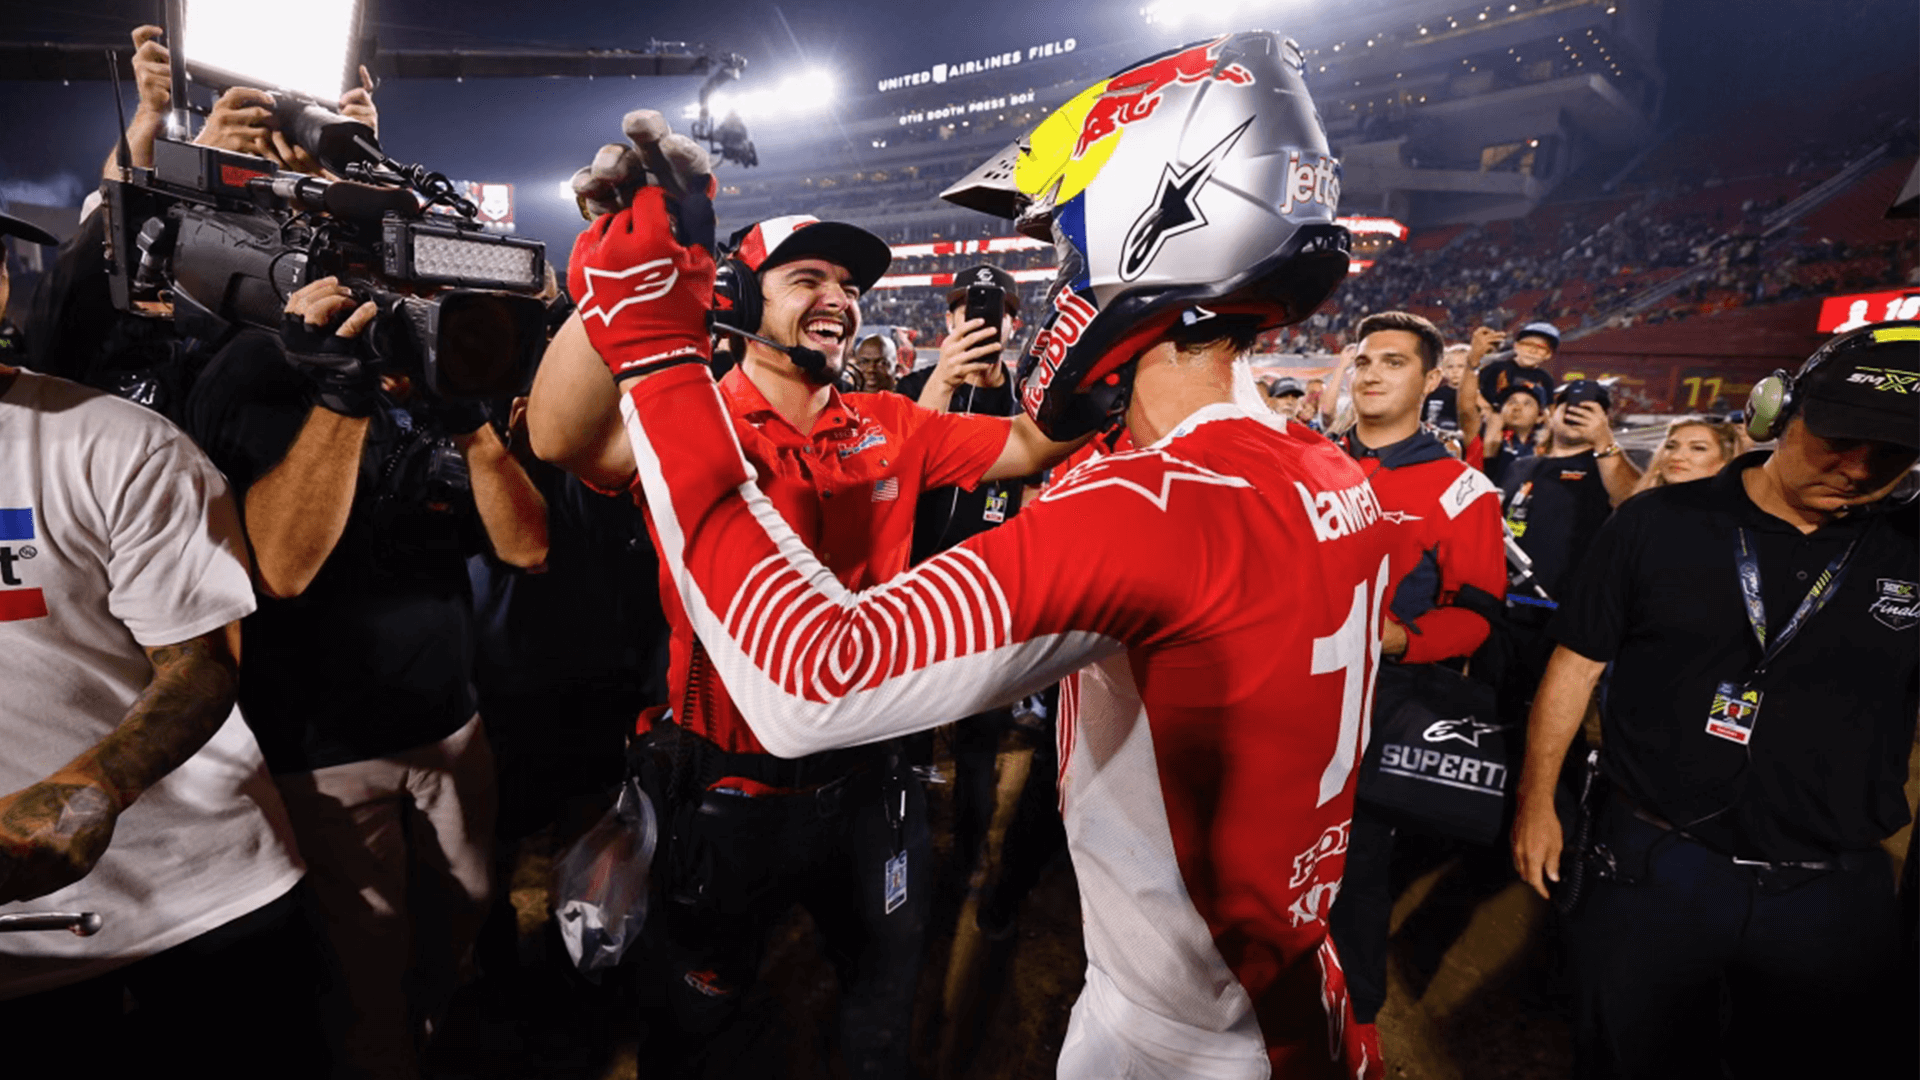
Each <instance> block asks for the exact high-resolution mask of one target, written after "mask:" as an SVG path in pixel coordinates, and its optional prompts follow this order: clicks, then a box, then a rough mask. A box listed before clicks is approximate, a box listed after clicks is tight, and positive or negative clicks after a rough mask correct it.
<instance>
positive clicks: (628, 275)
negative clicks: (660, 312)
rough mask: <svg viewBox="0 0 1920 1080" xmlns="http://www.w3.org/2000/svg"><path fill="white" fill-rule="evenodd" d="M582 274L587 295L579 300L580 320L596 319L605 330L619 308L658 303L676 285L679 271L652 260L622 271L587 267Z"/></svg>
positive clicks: (670, 263) (667, 263) (663, 261)
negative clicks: (650, 302) (585, 283)
mask: <svg viewBox="0 0 1920 1080" xmlns="http://www.w3.org/2000/svg"><path fill="white" fill-rule="evenodd" d="M586 274H587V295H585V296H583V297H581V298H580V318H581V319H582V320H586V319H596V318H597V319H599V320H600V322H601V324H602V325H607V326H610V325H612V324H613V317H614V316H615V315H617V314H619V313H620V309H621V308H624V307H626V306H627V305H629V304H644V303H647V302H648V301H650V300H658V299H660V298H661V297H663V296H665V295H667V294H668V293H670V292H672V291H673V287H674V286H675V285H677V284H679V282H680V270H679V268H678V267H676V266H674V265H673V260H672V259H670V258H668V259H653V260H651V261H648V262H643V263H641V264H639V265H638V266H629V267H627V268H626V269H625V270H600V269H596V268H595V267H591V266H589V267H587V268H586Z"/></svg>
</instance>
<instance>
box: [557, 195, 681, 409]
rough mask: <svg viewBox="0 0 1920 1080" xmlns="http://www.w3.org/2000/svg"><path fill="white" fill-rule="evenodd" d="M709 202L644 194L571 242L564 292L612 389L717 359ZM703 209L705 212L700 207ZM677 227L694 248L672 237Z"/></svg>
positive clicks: (588, 227) (599, 220)
mask: <svg viewBox="0 0 1920 1080" xmlns="http://www.w3.org/2000/svg"><path fill="white" fill-rule="evenodd" d="M710 200H711V196H710V195H708V194H706V193H692V194H690V195H689V196H688V197H687V199H686V200H684V201H685V202H686V203H688V204H689V205H687V206H685V207H681V206H677V205H675V204H674V203H673V202H670V201H669V200H668V198H667V195H666V193H665V192H664V191H662V190H661V189H660V188H657V187H645V188H642V189H640V190H639V191H638V192H636V193H635V194H634V197H633V205H632V206H630V207H628V208H627V209H624V210H620V211H618V212H616V213H612V214H607V215H604V216H602V217H600V218H598V219H597V220H595V221H594V223H593V224H591V225H589V226H587V228H586V231H584V232H582V233H581V234H580V237H579V239H577V240H575V241H574V242H573V256H572V258H570V259H568V260H567V288H568V290H569V291H571V292H572V293H573V295H574V297H575V299H576V302H577V303H578V305H579V307H578V311H579V314H580V324H581V325H582V326H584V327H586V330H587V339H588V340H589V341H591V342H593V347H594V348H595V349H597V350H598V351H599V353H600V359H601V360H603V361H605V362H606V365H607V368H608V370H610V371H612V372H613V378H614V381H615V382H618V381H620V380H621V379H624V378H627V377H628V376H631V375H649V374H652V373H653V372H655V371H660V370H662V369H664V368H668V367H672V366H674V365H675V364H686V363H705V362H706V360H707V359H708V358H709V357H710V356H711V355H712V353H713V345H712V343H711V342H710V341H709V339H708V337H707V310H708V309H709V308H711V307H712V306H713V271H714V266H713V254H712V252H711V251H709V250H708V247H707V246H706V245H705V244H703V243H701V242H700V240H701V239H704V237H700V235H699V234H700V228H699V224H698V222H699V219H700V218H701V215H702V214H704V215H705V219H706V220H707V221H708V222H709V224H708V225H707V227H706V232H707V233H708V234H709V235H710V234H711V232H712V226H711V224H710V222H711V219H712V214H713V210H712V202H711V201H710ZM702 204H703V205H702ZM676 226H678V227H682V228H686V227H688V226H691V227H690V228H688V229H687V231H688V232H690V233H691V234H692V236H690V237H689V239H693V241H694V242H692V243H682V242H681V241H680V240H679V239H677V238H676V237H675V233H676V231H679V229H678V228H676Z"/></svg>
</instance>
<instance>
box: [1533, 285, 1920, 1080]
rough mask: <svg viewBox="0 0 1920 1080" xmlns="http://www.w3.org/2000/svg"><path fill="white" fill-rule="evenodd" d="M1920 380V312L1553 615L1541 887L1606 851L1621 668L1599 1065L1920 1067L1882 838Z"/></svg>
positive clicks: (1908, 676)
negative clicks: (1586, 796)
mask: <svg viewBox="0 0 1920 1080" xmlns="http://www.w3.org/2000/svg"><path fill="white" fill-rule="evenodd" d="M1916 384H1920V323H1914V322H1905V323H1888V324H1882V325H1879V326H1875V327H1869V328H1866V329H1863V330H1860V331H1856V332H1854V333H1852V334H1848V335H1845V336H1842V337H1840V338H1836V339H1835V340H1834V341H1832V342H1830V343H1829V344H1828V345H1827V346H1825V347H1824V348H1823V349H1822V350H1821V351H1820V352H1818V353H1816V354H1815V355H1814V357H1813V358H1812V359H1811V360H1809V361H1808V362H1807V364H1806V365H1805V366H1804V367H1803V368H1802V369H1801V371H1800V373H1799V374H1798V375H1796V376H1791V377H1790V376H1787V375H1785V373H1776V374H1775V376H1774V377H1773V378H1772V379H1769V380H1765V381H1763V382H1762V384H1761V385H1760V386H1759V387H1758V388H1756V391H1755V400H1754V401H1753V402H1752V403H1751V404H1750V406H1749V414H1750V415H1751V416H1752V421H1751V434H1753V435H1754V437H1755V438H1756V439H1759V440H1763V441H1764V440H1766V439H1769V438H1775V437H1777V438H1778V439H1779V440H1780V442H1779V448H1778V449H1777V450H1776V451H1774V452H1773V453H1772V455H1771V456H1769V455H1767V454H1766V453H1764V452H1761V453H1753V454H1748V455H1746V456H1744V457H1741V458H1739V459H1737V460H1735V461H1734V462H1732V463H1731V464H1729V465H1728V466H1727V468H1726V469H1725V470H1724V471H1722V472H1721V473H1720V474H1719V475H1718V476H1716V477H1714V478H1711V479H1707V480H1700V481H1695V482H1692V483H1687V484H1679V485H1673V486H1669V487H1664V488H1657V489H1654V490H1653V491H1650V492H1648V493H1646V494H1644V495H1642V496H1638V497H1636V498H1634V499H1632V500H1631V501H1629V502H1628V503H1626V504H1625V505H1623V506H1622V507H1621V508H1620V510H1619V511H1618V512H1617V513H1616V514H1615V515H1614V517H1613V519H1612V520H1611V521H1609V522H1608V523H1607V525H1606V526H1605V527H1604V528H1603V529H1601V531H1600V533H1599V536H1598V537H1597V538H1596V539H1595V540H1594V543H1593V546H1592V548H1591V549H1590V550H1589V551H1588V553H1587V558H1586V562H1585V565H1584V566H1583V567H1582V569H1581V571H1580V572H1579V574H1578V576H1577V578H1576V579H1575V581H1574V582H1573V584H1572V585H1571V587H1570V588H1569V590H1568V595H1567V596H1566V597H1564V598H1563V604H1562V607H1561V610H1560V612H1559V613H1558V615H1557V616H1556V617H1555V620H1554V622H1553V623H1552V624H1551V626H1550V627H1549V632H1550V633H1551V634H1552V636H1553V637H1554V638H1556V639H1557V640H1558V641H1559V643H1560V644H1559V647H1558V649H1556V651H1555V652H1554V654H1553V658H1552V661H1551V663H1550V664H1549V666H1548V669H1547V673H1546V678H1545V679H1544V680H1543V681H1542V683H1541V686H1540V690H1539V693H1538V696H1537V697H1536V699H1535V702H1534V708H1533V713H1532V717H1531V722H1530V725H1529V735H1528V739H1529V743H1528V752H1527V759H1526V766H1525V770H1524V772H1523V774H1522V776H1521V781H1520V788H1519V796H1520V804H1519V812H1518V815H1517V817H1516V820H1515V823H1514V836H1513V847H1514V862H1515V865H1516V867H1517V868H1518V870H1519V871H1520V874H1521V876H1522V877H1523V878H1525V879H1526V880H1527V881H1528V882H1529V883H1530V884H1532V885H1533V886H1534V887H1535V888H1536V889H1538V890H1540V891H1541V892H1542V893H1543V894H1545V893H1546V891H1547V889H1546V882H1547V881H1548V880H1552V881H1556V882H1557V881H1559V880H1560V878H1561V877H1562V876H1563V875H1564V874H1565V873H1566V872H1567V871H1568V870H1569V869H1570V868H1571V863H1569V862H1568V860H1570V859H1573V858H1576V857H1581V856H1578V855H1576V854H1575V853H1572V852H1569V853H1567V854H1566V856H1565V857H1564V858H1563V856H1562V830H1561V822H1560V821H1559V820H1558V818H1557V816H1556V815H1555V812H1554V806H1553V790H1554V783H1555V779H1556V777H1557V776H1558V774H1559V772H1560V767H1561V761H1562V758H1563V757H1564V756H1565V753H1566V749H1567V747H1568V745H1569V744H1570V742H1571V741H1572V739H1573V736H1574V733H1575V732H1576V731H1577V730H1578V728H1579V726H1580V721H1581V717H1582V715H1583V713H1584V712H1585V710H1586V707H1587V702H1588V700H1589V698H1590V696H1591V695H1592V693H1593V690H1594V688H1595V686H1596V684H1597V683H1598V682H1599V681H1600V677H1601V674H1602V671H1603V669H1605V668H1606V667H1607V666H1608V665H1609V664H1611V665H1612V674H1611V676H1610V677H1609V679H1608V683H1607V686H1606V689H1605V693H1604V695H1603V698H1602V700H1603V707H1602V732H1603V735H1604V748H1603V750H1602V751H1601V762H1602V766H1603V771H1604V774H1605V776H1606V778H1607V779H1608V780H1610V781H1611V784H1612V788H1613V795H1612V797H1611V798H1610V799H1609V800H1608V801H1607V803H1606V805H1605V808H1604V810H1602V811H1601V812H1600V813H1599V816H1598V824H1597V826H1596V829H1595V837H1596V843H1595V845H1594V847H1593V850H1592V852H1591V854H1590V855H1588V856H1586V858H1587V862H1586V866H1587V867H1588V868H1589V869H1590V870H1592V871H1593V872H1594V873H1595V875H1596V876H1597V877H1598V879H1599V880H1597V881H1593V882H1590V883H1589V893H1588V895H1587V896H1586V898H1585V900H1584V902H1583V906H1582V907H1580V908H1579V909H1577V910H1576V912H1575V913H1574V915H1573V919H1572V923H1571V925H1570V945H1571V948H1572V954H1573V958H1574V972H1575V980H1576V983H1577V986H1578V994H1579V1016H1578V1020H1577V1024H1576V1040H1577V1045H1578V1049H1579V1056H1580V1061H1581V1064H1582V1066H1583V1072H1584V1073H1586V1074H1589V1075H1603V1076H1624V1077H1642V1076H1710V1075H1712V1076H1717V1075H1724V1074H1723V1072H1722V1071H1721V1069H1722V1064H1723V1063H1724V1064H1725V1065H1726V1066H1730V1067H1731V1070H1732V1072H1733V1074H1734V1075H1736V1076H1840V1075H1907V1076H1911V1075H1913V1074H1914V1073H1913V1069H1912V1067H1911V1065H1909V1066H1907V1067H1906V1068H1905V1070H1904V1071H1900V1070H1898V1069H1894V1070H1891V1071H1890V1070H1889V1068H1888V1066H1889V1063H1890V1062H1889V1058H1888V1055H1889V1054H1891V1053H1894V1052H1896V1051H1898V1052H1903V1053H1905V1054H1907V1055H1909V1060H1911V1058H1910V1055H1911V1053H1912V1051H1913V1045H1912V1044H1913V1039H1912V1020H1913V1017H1912V1015H1911V1014H1910V1013H1908V1014H1907V1015H1905V1016H1904V1017H1901V1016H1898V1015H1896V1014H1895V1011H1894V1010H1893V1009H1891V1008H1889V1002H1890V1001H1892V1000H1894V999H1895V998H1894V996H1892V995H1891V991H1892V988H1893V984H1892V983H1891V982H1890V977H1891V976H1892V969H1893V968H1894V967H1895V965H1896V961H1895V958H1896V956H1897V955H1898V951H1897V942H1898V938H1899V920H1898V917H1897V915H1896V911H1895V897H1894V889H1893V883H1892V881H1891V877H1890V867H1889V861H1888V859H1887V858H1886V856H1885V855H1884V854H1883V853H1882V851H1881V850H1880V849H1879V848H1878V846H1877V845H1878V844H1879V843H1880V842H1881V841H1882V840H1883V839H1885V838H1886V837H1887V836H1888V835H1890V834H1892V833H1893V832H1894V831H1896V830H1897V829H1899V828H1900V827H1901V826H1903V825H1905V824H1906V823H1907V821H1908V819H1909V816H1910V815H1909V812H1908V807H1907V803H1906V799H1905V796H1904V793H1903V792H1902V788H1901V785H1902V782H1903V780H1904V779H1905V777H1906V764H1907V757H1908V752H1909V750H1910V748H1911V747H1912V745H1913V737H1914V720H1915V714H1916V708H1920V630H1917V629H1916V628H1917V627H1920V512H1916V508H1915V506H1914V505H1913V504H1912V503H1911V502H1899V501H1896V500H1892V499H1890V498H1889V495H1890V493H1891V492H1892V491H1893V490H1894V489H1895V487H1896V486H1897V485H1898V484H1899V483H1900V482H1901V481H1902V479H1903V477H1904V474H1905V473H1906V472H1907V470H1908V469H1909V468H1911V467H1912V466H1913V464H1914V462H1915V460H1916V458H1920V396H1916V393H1915V388H1916ZM1723 996H1724V998H1725V999H1726V1000H1727V1001H1728V1002H1730V1004H1731V1012H1730V1013H1728V1014H1727V1015H1730V1016H1731V1017H1732V1025H1731V1027H1730V1028H1729V1029H1728V1030H1727V1031H1725V1032H1722V1031H1721V1023H1720V1020H1721V1017H1722V1015H1723V1011H1722V1009H1723ZM1868 1066H1871V1069H1870V1070H1869V1069H1868V1068H1867V1067H1868Z"/></svg>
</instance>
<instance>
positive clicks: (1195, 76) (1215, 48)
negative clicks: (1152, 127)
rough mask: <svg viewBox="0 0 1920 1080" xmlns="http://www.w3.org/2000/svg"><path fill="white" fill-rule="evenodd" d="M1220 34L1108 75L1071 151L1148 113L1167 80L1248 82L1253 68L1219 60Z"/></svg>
mask: <svg viewBox="0 0 1920 1080" xmlns="http://www.w3.org/2000/svg"><path fill="white" fill-rule="evenodd" d="M1226 40H1227V39H1226V38H1225V37H1219V38H1215V39H1214V40H1213V41H1211V42H1209V43H1207V44H1205V45H1195V46H1194V47H1193V48H1191V49H1182V50H1180V51H1179V52H1176V53H1172V54H1170V55H1167V56H1163V57H1161V58H1160V59H1158V60H1150V61H1148V62H1147V63H1144V64H1142V65H1140V66H1139V67H1136V68H1133V69H1132V70H1130V71H1123V72H1121V73H1120V74H1118V75H1115V76H1114V77H1113V78H1111V79H1108V80H1107V87H1106V89H1105V90H1104V91H1103V92H1102V93H1101V94H1100V96H1099V97H1098V98H1096V99H1095V100H1094V102H1093V107H1092V108H1090V109H1088V110H1087V117H1086V120H1085V121H1083V122H1082V123H1081V125H1080V138H1079V139H1078V140H1077V141H1076V142H1075V143H1074V145H1073V156H1074V157H1075V158H1079V157H1082V156H1084V155H1085V154H1086V152H1087V150H1088V149H1089V148H1091V147H1092V146H1093V145H1094V144H1095V143H1098V142H1099V141H1100V140H1102V139H1105V138H1107V137H1108V136H1111V135H1112V134H1113V133H1115V132H1117V131H1119V130H1120V129H1121V128H1123V127H1126V126H1127V125H1128V124H1133V123H1138V122H1139V121H1141V120H1145V119H1146V118H1147V117H1149V116H1152V115H1153V114H1154V111H1155V110H1157V109H1159V108H1160V102H1161V101H1162V100H1164V99H1165V97H1166V95H1165V94H1163V93H1162V92H1161V91H1163V90H1165V89H1166V88H1167V87H1169V86H1174V85H1177V84H1178V85H1192V84H1194V83H1202V82H1207V81H1209V80H1212V81H1216V82H1224V83H1230V84H1232V85H1234V86H1251V85H1253V72H1251V71H1248V70H1247V69H1246V68H1244V67H1242V66H1240V65H1239V64H1220V63H1219V60H1220V49H1221V47H1222V46H1223V45H1224V44H1225V43H1226Z"/></svg>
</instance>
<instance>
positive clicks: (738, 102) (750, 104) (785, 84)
mask: <svg viewBox="0 0 1920 1080" xmlns="http://www.w3.org/2000/svg"><path fill="white" fill-rule="evenodd" d="M837 94H838V84H837V81H836V80H835V79H834V77H833V73H832V72H830V71H828V70H826V69H825V68H817V67H814V68H806V69H804V70H802V71H798V72H795V73H794V74H792V75H789V76H787V77H786V78H784V79H781V80H780V82H779V83H778V84H777V85H775V86H774V87H772V88H770V89H766V90H747V91H737V92H736V91H727V90H716V91H714V92H713V94H712V95H711V96H709V97H708V98H707V108H708V110H709V111H710V112H711V113H712V114H713V115H714V116H719V117H725V116H728V115H730V114H735V113H737V114H739V116H740V118H741V119H742V120H750V121H751V120H773V119H778V118H781V117H789V116H805V115H807V114H808V113H817V112H822V111H824V110H826V109H828V108H831V107H832V105H833V103H834V99H835V97H836V96H837ZM680 115H681V116H682V117H684V118H686V119H688V120H692V119H694V118H696V117H698V116H699V115H700V106H699V105H698V104H692V105H688V106H686V108H684V109H682V110H681V112H680Z"/></svg>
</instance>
